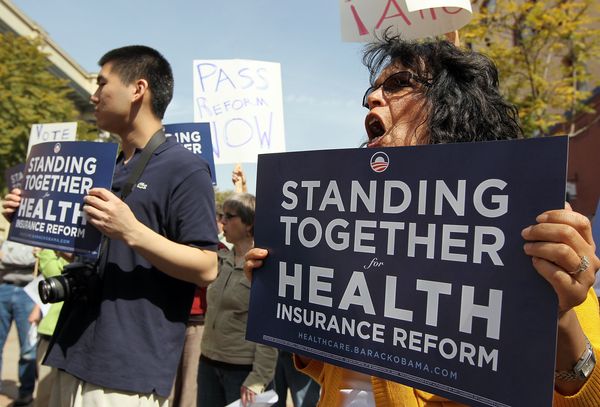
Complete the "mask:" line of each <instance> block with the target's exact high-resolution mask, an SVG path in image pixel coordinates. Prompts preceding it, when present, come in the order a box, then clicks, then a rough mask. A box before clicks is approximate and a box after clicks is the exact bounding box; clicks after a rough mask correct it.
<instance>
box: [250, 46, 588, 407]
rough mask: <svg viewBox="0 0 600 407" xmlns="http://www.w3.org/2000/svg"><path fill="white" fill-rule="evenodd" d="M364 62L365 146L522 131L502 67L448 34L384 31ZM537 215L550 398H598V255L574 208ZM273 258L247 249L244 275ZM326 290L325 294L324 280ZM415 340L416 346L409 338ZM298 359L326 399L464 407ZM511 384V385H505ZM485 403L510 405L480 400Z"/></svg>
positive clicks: (535, 241)
mask: <svg viewBox="0 0 600 407" xmlns="http://www.w3.org/2000/svg"><path fill="white" fill-rule="evenodd" d="M364 62H365V64H366V65H367V67H368V68H369V70H370V73H371V78H372V83H373V86H371V87H370V88H369V89H368V90H367V92H366V94H365V96H364V100H363V104H364V106H365V107H366V108H368V109H369V113H368V114H367V116H366V119H365V127H366V131H367V134H368V141H367V142H366V144H367V146H368V147H374V148H381V147H389V146H411V145H419V144H439V143H445V144H447V143H455V142H470V141H487V140H507V139H516V138H520V137H521V130H520V128H519V126H518V121H517V120H518V119H517V113H516V109H515V108H514V107H513V106H511V105H509V104H508V103H506V102H505V101H504V100H503V98H502V97H501V95H500V93H499V90H498V73H497V70H496V67H495V66H494V65H493V63H492V62H491V61H490V60H489V59H487V58H486V57H484V56H483V55H480V54H478V53H475V52H469V51H463V50H460V49H459V48H457V47H455V46H454V45H452V44H450V43H448V42H446V41H429V42H425V43H420V44H419V43H409V42H404V41H402V40H400V38H399V37H395V36H388V35H385V36H384V38H383V40H381V41H380V42H376V43H373V44H371V45H370V46H368V47H367V49H366V53H365V56H364ZM287 204H288V202H286V203H285V205H287ZM536 220H537V222H538V224H536V225H532V226H529V227H527V228H525V229H524V230H523V231H522V237H523V238H524V239H525V245H524V250H525V253H526V254H527V255H529V256H531V257H532V261H533V266H534V267H535V269H536V270H537V272H538V273H539V274H540V275H541V276H542V277H543V278H544V279H545V280H547V282H548V283H549V284H550V285H551V286H552V288H553V290H554V291H555V293H556V295H557V297H558V306H559V309H558V337H557V350H556V368H555V369H556V373H555V388H554V389H555V391H554V405H557V406H558V405H560V406H563V405H573V406H575V405H579V406H583V405H585V406H592V405H599V403H600V396H599V395H600V370H599V369H597V368H596V369H595V355H596V354H597V353H598V349H600V318H599V315H598V303H597V299H596V297H595V295H594V293H593V290H591V289H590V288H591V285H592V284H593V281H594V275H595V272H596V270H598V268H599V267H600V260H599V259H598V257H596V255H595V250H594V249H595V244H594V241H593V238H592V234H591V227H590V223H589V221H588V219H587V218H586V217H585V216H582V215H581V214H578V213H575V212H573V211H571V210H570V208H567V209H560V210H558V209H557V210H551V211H547V212H544V213H542V214H540V215H539V216H538V217H537V219H536ZM267 255H268V252H267V251H266V250H264V249H258V248H256V249H252V250H251V251H249V252H248V254H247V256H246V259H247V261H246V265H245V271H246V272H247V274H251V273H252V270H253V269H254V268H257V267H260V266H261V265H262V261H263V260H264V259H265V258H266V257H267ZM527 271H528V270H523V272H527ZM259 272H260V271H257V273H259ZM320 289H321V290H323V292H325V291H326V289H325V288H323V286H321V288H320ZM318 290H319V289H317V291H318ZM380 294H381V295H383V293H380ZM315 297H319V298H323V297H320V296H318V295H315ZM551 311H553V310H551ZM374 335H375V334H374ZM516 340H517V341H518V338H517V339H516ZM416 342H417V343H420V342H419V340H417V341H416ZM411 346H416V345H415V343H413V342H411ZM365 347H369V344H367V343H365ZM522 352H524V353H526V352H528V349H526V348H523V349H522ZM552 356H553V355H547V357H548V358H552ZM295 362H296V366H297V367H298V368H299V369H301V370H302V371H303V372H305V373H307V374H309V375H310V376H312V377H313V378H315V379H316V380H318V381H319V382H320V383H321V386H322V390H321V400H320V404H319V405H320V406H350V405H352V406H428V407H429V406H438V407H441V406H442V405H443V406H450V405H458V403H456V404H455V403H452V402H449V401H448V400H445V399H444V398H442V397H440V396H436V395H434V394H431V393H427V392H425V391H421V390H417V389H414V388H411V387H409V386H405V385H401V384H398V383H394V382H390V381H386V380H383V379H380V378H378V377H370V376H367V375H365V374H363V373H360V372H356V371H351V370H348V369H344V368H341V367H338V366H333V365H331V364H328V363H324V362H321V361H317V360H312V359H309V358H306V357H301V356H298V355H296V357H295ZM531 380H532V382H533V381H536V380H539V378H536V377H531ZM511 390H512V389H511V388H509V387H507V388H505V389H503V392H507V393H508V392H511ZM517 397H519V396H518V395H517ZM481 405H504V404H487V402H485V401H482V402H481ZM515 405H517V404H515ZM523 405H529V404H523Z"/></svg>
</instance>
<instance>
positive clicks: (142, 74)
mask: <svg viewBox="0 0 600 407" xmlns="http://www.w3.org/2000/svg"><path fill="white" fill-rule="evenodd" d="M108 62H110V63H111V64H112V70H113V71H114V72H116V73H117V74H118V75H119V77H120V78H121V81H122V82H123V83H125V84H128V85H129V84H131V83H133V82H134V81H136V80H138V79H145V80H146V81H148V87H149V88H150V94H151V96H152V100H151V102H152V112H153V113H154V115H155V116H156V117H158V118H159V119H162V118H163V117H164V115H165V111H166V110H167V106H168V105H169V102H171V99H172V98H173V86H174V81H173V72H172V71H171V65H170V64H169V62H168V61H167V60H166V59H165V57H163V56H162V55H161V53H160V52H158V51H156V50H155V49H153V48H150V47H146V46H143V45H130V46H126V47H121V48H116V49H113V50H112V51H108V52H107V53H106V54H104V55H103V56H102V58H100V61H98V64H99V65H100V66H103V65H104V64H106V63H108Z"/></svg>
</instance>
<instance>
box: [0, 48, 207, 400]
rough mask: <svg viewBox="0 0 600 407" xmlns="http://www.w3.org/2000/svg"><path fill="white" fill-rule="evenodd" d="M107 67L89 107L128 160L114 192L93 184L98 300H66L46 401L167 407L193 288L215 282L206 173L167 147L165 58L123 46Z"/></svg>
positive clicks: (16, 195) (10, 203)
mask: <svg viewBox="0 0 600 407" xmlns="http://www.w3.org/2000/svg"><path fill="white" fill-rule="evenodd" d="M99 64H100V66H101V67H102V68H101V71H100V73H99V75H98V90H97V91H96V93H94V95H92V97H91V101H92V102H93V103H94V105H95V106H96V109H95V116H96V119H97V123H98V127H100V128H101V129H103V130H107V131H110V132H112V133H115V134H117V135H119V137H120V138H121V142H122V144H121V145H122V153H121V155H120V156H119V158H118V160H117V164H116V169H115V174H114V180H113V185H112V191H109V190H107V189H103V188H92V189H91V190H90V191H89V194H88V195H87V196H86V197H85V206H84V211H85V214H86V216H87V219H88V222H89V223H91V224H92V225H93V226H95V227H96V228H97V229H98V230H100V231H101V232H102V234H103V235H104V236H105V240H106V242H107V243H106V244H105V245H103V246H102V249H101V254H100V260H99V262H98V263H97V271H96V272H97V274H98V275H100V277H101V278H100V284H99V287H98V288H97V290H96V291H95V293H94V294H96V295H95V296H94V298H93V299H90V298H88V299H87V300H82V299H78V298H70V299H69V298H68V301H65V305H64V307H63V309H62V312H61V315H60V318H59V321H58V324H57V327H56V331H55V334H54V336H53V340H52V343H51V345H50V349H49V351H48V354H47V356H46V360H45V363H46V364H48V365H50V366H52V367H55V368H58V369H60V374H59V375H58V377H57V378H56V381H55V386H54V389H53V393H52V398H51V402H50V405H52V406H72V405H76V406H81V405H83V406H86V405H114V406H116V405H119V406H128V405H136V406H146V405H157V404H159V405H163V404H165V403H166V399H167V397H168V396H169V393H170V391H171V387H172V386H173V380H174V378H175V372H176V369H177V364H178V361H179V356H180V354H181V350H182V347H183V342H184V335H185V328H186V322H187V319H188V314H189V310H190V307H191V304H192V299H193V295H194V289H195V286H202V285H207V284H208V283H210V282H211V281H212V280H213V279H214V278H215V276H216V271H217V268H216V267H217V257H216V253H215V250H216V246H217V230H216V222H215V208H214V195H213V189H212V184H211V176H210V170H209V168H208V165H207V163H206V162H205V161H204V160H202V159H201V158H199V157H197V156H195V155H194V154H193V153H192V152H190V151H188V150H187V149H186V148H185V147H183V146H182V145H180V144H179V143H177V141H176V140H175V139H166V140H165V137H164V132H163V131H162V123H161V120H162V117H163V115H164V112H165V110H166V108H167V105H168V104H169V102H170V100H171V98H172V95H173V74H172V72H171V67H170V65H169V63H168V62H167V61H166V60H165V58H164V57H163V56H162V55H161V54H160V53H158V52H157V51H155V50H154V49H152V48H148V47H144V46H129V47H123V48H119V49H115V50H112V51H110V52H108V53H107V54H105V55H104V56H103V57H102V58H101V59H100V62H99ZM131 174H135V175H133V176H132V175H131ZM19 203H20V191H19V190H13V191H12V193H11V194H9V195H7V197H6V203H5V205H4V208H5V210H4V215H5V216H6V217H7V218H11V217H12V215H13V214H14V213H15V211H16V210H17V209H18V207H19ZM95 297H97V298H95Z"/></svg>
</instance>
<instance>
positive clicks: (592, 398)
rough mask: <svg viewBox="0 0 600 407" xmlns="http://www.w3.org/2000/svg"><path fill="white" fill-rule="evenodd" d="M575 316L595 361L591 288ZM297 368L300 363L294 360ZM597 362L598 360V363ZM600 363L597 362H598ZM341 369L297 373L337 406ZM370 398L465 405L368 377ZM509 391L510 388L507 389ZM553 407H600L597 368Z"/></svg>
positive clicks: (317, 365) (384, 403)
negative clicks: (578, 386)
mask: <svg viewBox="0 0 600 407" xmlns="http://www.w3.org/2000/svg"><path fill="white" fill-rule="evenodd" d="M575 312H576V313H577V317H578V319H579V322H580V324H581V326H582V327H583V330H584V332H585V334H586V335H587V337H588V338H589V340H590V342H591V343H592V346H593V347H594V353H595V354H596V360H599V358H598V356H599V355H600V312H599V308H598V298H597V297H596V295H595V293H594V290H593V289H591V290H590V291H589V293H588V296H587V299H586V300H585V302H584V303H583V304H581V305H580V306H578V307H577V308H575ZM295 362H296V366H297V367H299V366H301V362H300V361H299V360H298V359H295ZM599 362H600V360H599ZM599 364H600V363H599ZM342 369H343V368H341V367H337V366H333V365H330V364H328V363H323V362H320V361H317V360H311V362H310V363H308V364H307V365H306V366H304V367H302V368H300V369H299V370H300V371H302V372H304V373H306V374H308V375H309V376H311V377H312V378H313V379H315V380H316V381H317V382H318V383H319V384H320V385H321V399H320V400H319V407H332V406H336V407H337V406H338V402H339V400H338V397H339V394H340V392H339V390H340V386H341V383H340V380H341V378H342V374H341V372H342ZM371 384H372V386H373V396H374V398H375V404H376V405H377V407H390V406H394V407H459V406H464V404H461V403H457V402H454V401H449V400H447V399H445V398H442V397H440V396H436V395H434V394H431V393H427V392H425V391H421V390H417V389H414V388H412V387H408V386H404V385H402V384H399V383H395V382H391V381H387V380H383V379H380V378H377V377H371ZM507 391H510V389H507ZM553 405H554V407H598V406H600V367H598V366H596V368H595V369H594V371H593V372H592V375H591V376H590V378H589V379H588V380H587V382H586V383H585V385H584V386H583V387H582V388H581V390H580V391H579V392H578V393H577V394H574V395H573V396H569V397H565V396H563V395H561V394H559V393H557V392H556V391H555V392H554V403H553Z"/></svg>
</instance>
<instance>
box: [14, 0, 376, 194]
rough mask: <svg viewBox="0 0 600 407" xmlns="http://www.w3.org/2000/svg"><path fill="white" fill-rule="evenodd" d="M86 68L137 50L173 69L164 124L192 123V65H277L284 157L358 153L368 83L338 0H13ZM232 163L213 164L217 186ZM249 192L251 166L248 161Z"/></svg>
mask: <svg viewBox="0 0 600 407" xmlns="http://www.w3.org/2000/svg"><path fill="white" fill-rule="evenodd" d="M12 1H13V3H14V4H15V5H16V6H17V7H18V8H19V9H20V10H21V11H23V12H24V13H25V14H26V15H27V16H28V17H29V18H31V19H32V20H33V21H35V22H36V23H37V24H38V25H40V26H41V27H42V29H43V30H44V31H46V32H47V33H48V35H49V36H50V37H51V38H52V39H53V40H54V41H55V42H56V43H57V44H58V45H59V46H60V47H61V48H62V49H63V50H64V51H66V53H67V54H68V55H69V56H70V57H71V58H73V59H74V60H75V61H76V62H77V63H79V64H80V65H81V66H82V67H83V68H84V69H85V70H87V71H89V72H98V70H99V68H98V66H97V61H98V59H99V58H100V57H101V56H102V55H103V54H104V53H105V52H106V51H108V50H110V49H113V48H117V47H121V46H124V45H132V44H142V45H148V46H150V47H153V48H156V49H157V50H159V51H160V52H161V53H162V54H163V55H164V56H165V57H166V58H167V59H168V60H169V62H170V63H171V66H172V68H173V74H174V76H175V93H174V97H173V101H172V102H171V104H170V106H169V108H168V109H167V112H166V114H165V118H164V123H183V122H191V121H193V119H194V114H193V89H192V73H193V71H192V61H193V60H194V59H232V58H240V59H255V60H262V61H270V62H278V63H280V64H281V76H282V87H283V111H284V121H285V138H286V148H287V151H302V150H320V149H332V148H351V147H358V146H359V144H360V143H361V142H362V141H364V139H365V138H366V133H365V130H364V124H363V123H364V122H363V121H364V116H365V113H366V110H365V109H364V108H363V107H362V106H361V99H362V96H363V93H364V92H365V90H366V88H367V87H368V86H369V81H368V72H367V70H366V68H365V67H364V66H363V65H362V63H361V55H362V47H363V45H362V44H359V43H348V42H343V41H342V39H341V28H340V15H339V4H338V1H337V0H305V1H290V0H251V1H248V0H245V1H243V0H229V1H206V0H170V1H166V0H162V1H161V0H121V1H115V0H103V1H100V2H98V1H94V2H92V1H88V0H51V1H43V0H12ZM233 167H234V165H217V166H216V173H217V186H218V188H219V190H228V189H232V184H231V172H232V170H233ZM243 169H244V171H245V172H246V174H247V177H248V189H249V192H251V193H254V192H255V188H256V164H250V163H245V164H243Z"/></svg>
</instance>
